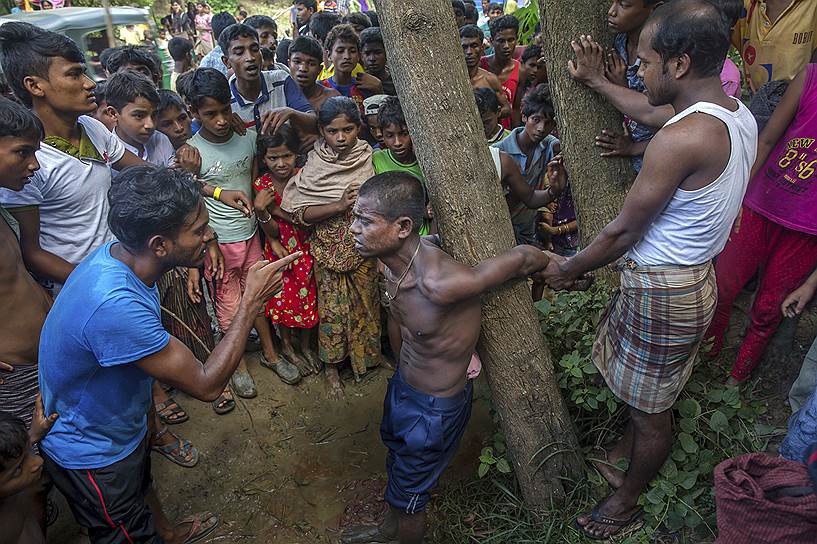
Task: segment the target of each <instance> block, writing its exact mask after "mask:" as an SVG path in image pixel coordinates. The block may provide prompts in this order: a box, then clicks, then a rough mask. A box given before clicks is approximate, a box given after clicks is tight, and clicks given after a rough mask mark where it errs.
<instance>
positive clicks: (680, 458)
mask: <svg viewBox="0 0 817 544" xmlns="http://www.w3.org/2000/svg"><path fill="white" fill-rule="evenodd" d="M672 458H673V460H675V461H677V462H679V463H683V462H684V461H686V458H687V454H686V452H685V451H684V450H682V449H678V448H675V449H674V450H672Z"/></svg>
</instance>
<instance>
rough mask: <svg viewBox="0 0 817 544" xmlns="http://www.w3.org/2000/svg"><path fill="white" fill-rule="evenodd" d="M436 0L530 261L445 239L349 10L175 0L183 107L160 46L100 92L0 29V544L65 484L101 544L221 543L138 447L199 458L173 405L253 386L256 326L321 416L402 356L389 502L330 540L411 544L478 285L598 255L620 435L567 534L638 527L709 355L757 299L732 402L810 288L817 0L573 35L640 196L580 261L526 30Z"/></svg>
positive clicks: (632, 9) (469, 360)
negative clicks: (183, 508)
mask: <svg viewBox="0 0 817 544" xmlns="http://www.w3.org/2000/svg"><path fill="white" fill-rule="evenodd" d="M361 4H366V3H365V2H361ZM451 5H452V19H453V20H454V21H455V24H456V27H457V28H458V33H459V41H460V45H461V47H462V51H463V60H464V63H465V66H466V68H467V72H468V76H469V80H470V84H471V87H472V89H473V99H474V104H475V105H476V111H477V112H478V114H479V116H480V120H481V122H482V126H483V129H484V138H485V143H486V147H487V148H488V150H489V153H490V156H491V158H492V159H493V163H494V166H495V169H496V177H497V179H498V180H499V183H500V186H501V188H502V191H503V193H504V195H505V199H506V202H505V204H506V205H507V209H508V212H509V216H510V220H511V225H512V227H513V230H514V234H515V237H516V242H517V244H518V245H517V246H516V247H514V248H512V249H510V250H508V251H507V252H505V253H503V254H501V255H499V256H496V257H494V258H492V259H488V260H486V261H483V262H482V263H479V264H478V265H477V266H474V267H471V266H465V265H463V264H461V263H458V262H456V261H455V260H453V259H452V258H451V257H450V256H448V255H447V254H446V253H445V252H444V251H442V249H440V245H441V244H440V237H439V235H438V234H437V226H436V223H435V216H434V210H433V205H432V203H431V202H430V200H429V198H428V196H427V191H426V188H425V177H424V173H423V170H422V168H421V166H420V164H419V163H418V160H417V156H416V154H415V150H414V146H413V143H412V135H411V130H410V122H409V120H407V119H406V116H405V115H404V113H403V109H402V107H401V104H400V99H399V98H398V97H397V94H398V91H399V89H398V88H397V81H396V80H395V79H393V78H392V73H391V69H390V66H389V61H388V47H387V46H386V43H385V42H384V38H383V34H382V33H381V30H380V28H379V26H378V19H377V14H376V13H375V12H374V11H373V10H371V9H368V8H369V7H370V6H368V5H365V6H362V7H365V8H367V9H365V10H364V11H356V12H350V13H347V14H345V15H343V16H341V15H340V14H339V13H337V12H335V11H332V10H329V9H319V8H320V7H321V6H319V5H318V3H317V2H316V1H315V0H295V2H294V4H293V13H294V15H295V18H294V21H293V28H292V29H291V31H290V32H291V35H292V38H291V39H290V38H288V39H281V40H280V41H279V28H278V25H277V24H276V22H275V21H274V20H273V19H272V18H270V17H267V16H264V15H250V14H248V13H247V11H246V10H245V9H244V8H243V7H240V8H239V9H238V10H237V16H234V15H233V14H230V13H227V12H220V13H216V14H212V13H210V9H209V6H207V4H206V3H200V4H197V5H194V4H192V3H189V4H188V6H187V10H186V11H185V10H183V8H182V5H181V4H180V3H179V2H173V3H172V4H171V14H170V15H168V16H167V17H165V18H164V19H163V20H162V24H163V26H164V30H165V32H168V33H169V34H170V35H171V36H172V38H171V39H169V40H167V49H168V51H169V54H170V55H171V57H172V59H173V62H174V67H173V71H172V76H171V78H170V81H171V84H170V88H169V89H165V88H161V84H162V81H163V65H162V62H161V61H160V60H159V57H158V56H157V54H156V52H155V51H152V50H150V49H149V48H147V47H144V46H141V45H122V46H119V47H114V48H111V49H108V50H106V51H103V52H102V53H101V54H100V55H99V61H100V63H101V65H102V68H103V69H104V72H105V75H106V79H105V81H103V82H95V81H93V80H92V79H91V78H90V77H89V76H88V75H86V67H85V63H86V59H85V57H84V55H83V53H82V51H81V50H80V48H79V47H78V46H77V44H75V43H74V42H73V41H71V40H70V39H69V38H67V37H65V36H62V35H59V34H56V33H52V32H49V31H46V30H43V29H39V28H37V27H35V26H32V25H30V24H27V23H25V22H9V23H6V24H3V25H2V26H0V63H1V64H2V69H3V73H4V75H5V78H6V79H7V81H8V86H9V88H10V91H11V95H10V98H8V99H6V98H0V171H2V172H3V175H2V176H1V177H0V186H2V188H0V204H2V207H0V214H2V218H3V221H0V252H2V259H0V292H2V297H0V308H3V309H4V311H5V313H6V314H7V315H9V316H17V317H16V318H12V319H8V320H6V321H4V323H3V325H0V338H2V340H3V343H2V345H3V348H1V349H0V541H2V542H20V543H29V542H43V541H44V535H45V530H46V526H47V524H48V522H49V517H53V511H54V509H53V508H52V507H51V503H50V501H49V500H48V499H47V496H48V493H49V491H50V490H51V489H52V488H54V487H55V488H56V489H57V490H58V491H59V492H60V493H61V494H62V495H63V496H64V497H65V498H66V499H67V502H68V504H69V506H70V508H71V511H72V513H73V515H74V518H75V519H76V521H77V523H78V524H79V525H80V526H81V527H82V528H83V530H85V531H86V532H87V534H88V536H89V538H90V540H91V541H92V542H165V541H166V542H172V543H187V542H195V541H198V540H200V539H202V538H204V537H205V536H206V535H208V534H210V533H212V531H214V530H215V529H216V527H217V526H218V525H219V517H218V516H217V515H215V514H213V513H210V512H204V513H200V514H196V515H194V516H191V517H189V518H186V519H185V520H182V521H181V522H178V523H172V522H171V521H170V520H168V518H167V517H166V516H165V514H164V510H163V507H162V505H161V503H160V501H159V498H158V495H157V494H156V490H155V484H154V482H153V481H152V477H151V468H150V466H151V465H150V458H151V453H156V454H157V455H162V456H164V457H165V458H167V459H168V460H170V461H172V462H173V463H176V464H177V465H179V466H181V467H188V468H189V467H193V466H195V465H196V464H197V462H198V457H199V452H198V449H197V448H196V447H195V445H193V444H192V443H191V442H190V441H189V440H186V439H185V438H183V437H181V436H179V435H178V434H177V433H174V432H172V431H171V430H170V428H171V426H173V425H175V424H178V423H182V422H184V421H187V420H188V419H189V417H190V416H189V414H188V413H187V412H186V411H185V409H184V408H183V406H182V405H181V404H180V401H179V400H178V399H179V398H180V397H179V395H178V394H177V393H178V392H182V393H186V394H187V395H189V396H190V397H193V398H195V399H198V400H202V401H205V402H209V403H211V404H212V408H213V410H214V412H215V413H216V414H219V415H221V414H226V413H228V412H230V411H231V410H233V409H234V408H235V405H236V399H235V397H234V395H238V396H239V397H242V398H246V399H251V398H254V397H256V396H258V395H259V394H260V395H263V394H264V392H263V391H259V390H258V388H257V386H256V383H255V379H254V378H253V375H252V373H255V372H259V371H260V370H255V369H253V370H252V372H251V370H250V366H249V365H248V364H247V363H248V361H247V359H246V356H245V348H246V345H247V342H248V338H249V337H250V336H251V335H252V336H254V337H256V338H257V341H258V343H259V344H260V348H261V349H260V352H261V353H260V362H261V365H262V366H263V367H265V368H266V369H269V370H270V371H272V372H274V373H275V375H277V376H278V377H279V378H280V380H281V381H282V382H283V383H285V384H287V385H293V386H294V385H296V384H298V383H299V382H300V381H301V380H302V379H303V378H304V377H307V376H310V375H314V374H321V373H322V374H323V375H324V376H325V380H326V384H327V396H328V397H329V398H330V399H332V398H335V399H337V398H340V397H343V396H344V387H354V385H349V384H347V385H346V386H344V384H343V380H342V378H341V372H340V370H341V369H342V368H344V367H348V368H349V369H350V370H351V373H350V374H351V377H352V378H353V380H354V381H359V380H361V379H362V378H363V377H364V376H365V375H366V374H367V373H369V372H371V371H372V370H373V369H375V368H377V367H382V366H390V365H391V362H390V359H391V360H392V361H393V362H394V363H395V366H396V370H395V371H394V375H393V377H392V378H391V379H390V380H389V385H388V389H387V392H386V398H385V401H384V412H383V420H382V426H381V436H382V439H383V442H384V444H385V446H386V447H387V449H388V462H387V475H388V485H387V488H386V492H385V498H386V501H387V503H388V504H389V505H390V507H391V508H390V511H389V514H388V515H387V517H386V519H385V521H384V522H383V523H382V524H381V525H379V526H360V527H352V528H350V529H349V530H347V531H346V532H345V533H344V534H343V535H342V537H341V538H342V541H343V542H346V543H362V542H390V541H399V542H400V543H401V544H409V543H419V542H422V540H423V537H424V534H425V528H426V518H425V509H426V505H427V504H428V501H429V499H430V491H431V490H432V489H433V488H434V487H435V486H436V484H437V481H438V479H439V477H440V475H441V474H442V472H443V471H444V470H445V469H446V467H447V465H448V464H449V463H450V462H451V459H452V458H453V456H454V454H455V452H456V450H457V447H458V444H459V441H460V438H461V437H462V434H463V432H464V430H465V427H466V425H467V423H468V419H469V417H470V410H471V402H472V392H473V388H472V385H471V380H472V379H473V378H475V377H476V376H478V375H479V372H480V368H481V362H480V359H479V356H478V355H477V354H476V352H475V347H476V343H477V338H478V336H479V332H480V316H481V302H480V297H481V295H482V294H483V293H485V292H486V291H488V290H490V289H493V288H495V287H496V286H499V285H501V284H503V283H505V282H508V281H512V280H518V279H524V278H528V279H530V280H531V285H532V293H531V296H532V299H533V300H538V299H539V298H541V297H542V294H543V291H544V289H545V287H546V286H547V287H550V288H551V289H554V290H559V289H581V288H586V286H587V285H588V284H589V282H590V281H591V278H590V273H591V272H592V271H593V270H595V269H598V268H600V267H603V266H607V265H610V264H613V263H615V264H616V265H617V267H618V269H619V270H620V273H621V278H620V283H621V287H620V290H619V292H618V293H617V295H616V296H615V297H614V298H613V299H612V301H611V302H610V305H609V307H608V308H607V310H606V312H605V314H604V315H603V317H602V319H601V320H600V322H599V325H598V331H597V336H596V341H595V344H594V346H593V361H594V363H595V364H596V366H597V367H598V369H599V372H600V374H601V376H602V377H603V378H604V380H605V382H606V383H607V385H608V386H609V387H610V389H611V390H612V391H613V393H614V394H615V395H616V396H617V397H618V398H620V399H621V400H622V401H623V402H624V403H626V404H627V405H628V407H629V416H630V419H629V423H628V425H627V427H626V429H625V431H624V433H623V436H622V437H621V440H620V441H619V442H618V443H616V444H615V445H613V446H612V447H611V448H610V449H609V451H607V459H606V461H605V462H604V463H598V464H597V467H596V468H597V469H598V470H599V472H600V473H601V474H602V475H603V476H604V478H606V479H607V481H608V482H609V483H610V486H611V488H612V489H613V492H612V493H611V495H610V496H609V497H607V498H606V499H605V500H603V501H602V502H601V503H599V504H598V505H597V506H596V507H595V508H594V509H593V510H592V511H591V512H590V513H588V514H586V515H583V516H580V517H579V518H578V519H577V520H576V522H577V530H579V531H580V532H582V533H584V534H585V535H586V536H588V537H590V538H596V539H604V538H607V537H610V536H614V535H615V534H618V533H620V532H621V531H624V530H626V529H628V528H629V527H630V526H632V525H634V524H636V523H638V522H639V521H640V518H641V516H642V514H643V511H642V510H641V508H640V507H639V506H638V500H639V496H640V495H641V493H642V492H643V491H644V490H645V488H646V487H647V485H648V484H649V482H650V481H651V480H652V479H653V478H654V477H655V475H656V474H657V473H658V471H659V469H660V468H661V466H662V465H663V463H664V461H665V460H666V458H667V456H668V453H669V449H670V446H671V444H672V440H673V430H672V410H671V409H672V406H673V404H674V403H675V400H676V399H677V398H678V395H679V394H680V392H681V391H682V389H683V387H684V385H685V383H686V382H687V380H688V379H689V376H690V374H691V371H692V367H693V364H694V362H695V360H696V358H697V356H698V353H699V349H700V348H701V346H702V344H704V345H707V348H708V349H707V350H706V353H705V356H707V357H716V356H718V355H719V353H720V352H721V349H722V347H723V344H724V340H723V338H724V335H725V333H726V329H727V327H728V325H729V317H730V311H731V307H732V304H733V302H734V300H735V298H736V297H737V295H738V294H739V293H740V291H741V290H742V289H743V288H744V287H745V286H746V284H747V283H749V282H750V281H751V280H752V279H753V278H757V281H756V283H757V295H756V297H755V300H754V303H753V307H752V311H751V323H750V325H749V328H748V331H747V334H746V337H745V338H744V339H743V341H742V344H741V346H740V349H739V352H738V355H737V358H736V359H735V361H734V366H733V369H732V373H731V375H730V376H728V377H724V380H725V381H726V380H728V381H729V383H730V384H736V383H739V382H742V381H744V380H746V379H748V378H749V377H750V375H751V373H752V371H753V370H754V369H755V368H756V367H757V366H758V364H760V362H761V360H762V356H763V353H764V351H765V348H766V346H767V344H768V343H769V339H770V337H771V335H772V334H773V332H774V331H775V329H776V328H777V326H778V325H779V323H780V321H781V320H782V318H783V317H784V315H785V316H789V317H795V316H796V315H799V314H800V313H801V312H802V311H803V309H804V308H805V306H806V304H807V303H808V302H809V300H810V299H811V298H812V297H813V295H814V293H815V291H817V270H816V267H817V242H815V240H817V238H812V237H813V236H815V234H817V226H815V225H816V224H817V222H815V220H814V216H813V214H814V211H813V210H815V209H817V206H815V204H817V201H815V198H817V197H815V195H816V194H817V193H815V189H814V188H812V183H811V182H812V181H813V179H814V173H815V164H817V157H815V153H817V151H815V145H814V142H815V140H816V139H817V137H815V136H814V134H813V132H814V127H815V126H817V124H815V115H817V111H815V107H817V100H815V97H817V72H815V68H814V66H815V64H813V62H814V61H815V56H814V55H815V51H817V36H816V35H815V32H814V31H815V30H817V6H816V5H814V4H813V3H811V2H808V1H803V0H766V1H762V0H760V1H756V0H746V1H745V2H743V1H740V0H668V1H666V2H660V1H658V0H612V2H611V6H610V8H609V12H608V14H607V17H608V26H609V28H610V30H611V31H612V32H613V33H614V38H613V43H614V47H613V48H612V49H610V50H605V49H604V48H603V47H602V46H601V45H600V44H599V43H598V42H597V41H596V40H594V39H593V38H592V37H591V36H587V35H585V36H577V37H576V39H575V41H573V42H572V43H571V44H570V45H571V46H572V48H573V51H574V58H573V59H572V60H571V61H570V62H569V64H568V66H567V67H566V68H557V69H566V70H567V71H568V72H569V75H570V76H571V77H572V78H573V79H574V80H575V81H577V82H580V83H581V84H584V85H586V86H587V87H588V88H590V89H592V90H593V91H594V92H596V93H598V94H599V95H600V96H601V97H603V99H605V100H607V101H609V102H610V103H611V104H612V105H613V106H614V107H615V108H617V109H618V110H619V111H620V112H621V113H622V114H623V116H624V124H623V129H624V130H623V132H621V131H618V130H612V127H611V130H605V131H604V132H603V133H602V134H599V135H598V136H597V137H596V138H595V140H594V144H595V146H596V147H597V149H598V152H599V158H594V159H592V160H599V161H603V160H605V158H607V157H629V158H630V159H631V162H632V168H633V171H634V173H635V174H636V178H635V182H634V183H633V185H632V187H631V188H630V190H629V191H628V194H627V197H626V200H625V202H624V205H623V208H622V210H621V212H620V214H619V215H618V216H617V217H616V218H615V219H614V220H613V221H612V222H611V223H610V224H608V225H607V226H606V227H605V228H604V229H603V230H602V231H601V232H600V234H599V235H598V236H597V237H596V238H595V239H594V240H593V241H592V242H590V243H589V244H588V245H587V246H586V247H583V248H582V247H579V239H578V228H579V225H578V224H577V221H576V214H575V209H574V203H573V199H572V195H571V187H570V181H569V178H570V176H569V173H568V172H566V170H565V167H564V165H563V162H562V159H561V155H560V151H561V150H560V142H559V138H558V133H557V130H556V116H557V115H558V111H557V109H556V107H555V106H554V103H553V100H552V99H551V94H550V90H549V86H548V75H547V70H546V69H545V61H544V58H543V51H544V44H543V39H542V36H541V34H540V33H539V32H538V30H537V33H536V35H534V36H533V38H531V42H530V43H529V44H528V45H520V44H519V43H518V40H519V21H518V20H517V18H516V17H514V15H512V14H508V13H506V12H505V11H506V9H508V11H510V6H509V5H503V4H502V3H497V2H487V1H483V2H482V3H481V5H480V6H479V7H478V6H476V5H475V4H474V3H473V2H463V1H462V0H452V2H451ZM452 26H453V25H452ZM730 38H731V40H730ZM730 41H731V45H733V46H734V47H736V48H737V50H738V52H739V55H740V59H741V61H740V64H741V65H742V71H741V69H740V68H738V66H737V65H736V64H735V63H734V62H733V61H732V60H730V59H729V58H727V53H728V51H729V49H730ZM566 45H567V44H566ZM552 69H553V67H552ZM747 97H749V98H751V107H747V106H746V105H744V103H743V102H742V101H741V99H745V98H747ZM402 98H403V99H405V100H410V97H406V96H403V97H402ZM588 160H590V158H588ZM668 165H672V166H671V168H668ZM816 380H817V342H816V343H815V345H814V346H813V347H812V349H811V351H810V352H809V355H808V357H807V358H806V362H805V363H804V365H803V369H802V372H801V374H800V376H799V378H798V379H797V381H796V382H795V384H794V386H793V387H792V392H791V395H790V399H791V403H792V407H793V408H794V409H795V410H797V413H796V414H795V415H794V416H793V419H792V423H791V428H792V431H791V433H790V435H789V436H788V437H787V439H786V441H785V442H784V445H783V447H782V448H781V452H782V453H783V455H784V456H785V457H786V458H788V459H792V460H794V461H803V455H804V452H805V451H806V449H807V448H808V447H809V446H810V445H811V444H813V443H815V442H817V398H816V396H815V395H814V390H815V386H816V385H817V382H816ZM623 459H626V460H628V461H629V468H628V469H627V470H626V471H624V470H620V469H618V468H616V467H617V466H618V465H617V464H618V463H619V461H621V460H623Z"/></svg>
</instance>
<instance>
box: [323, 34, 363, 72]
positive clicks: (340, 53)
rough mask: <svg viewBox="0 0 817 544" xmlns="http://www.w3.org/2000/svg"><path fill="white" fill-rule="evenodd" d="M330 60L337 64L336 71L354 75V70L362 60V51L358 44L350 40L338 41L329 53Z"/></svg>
mask: <svg viewBox="0 0 817 544" xmlns="http://www.w3.org/2000/svg"><path fill="white" fill-rule="evenodd" d="M329 60H330V61H332V64H333V65H334V66H335V72H339V73H341V74H348V75H350V76H351V75H352V70H354V69H355V66H357V64H358V63H359V62H360V53H359V51H358V49H357V45H355V44H353V43H349V42H342V41H336V42H335V44H334V45H333V46H332V51H331V52H330V53H329Z"/></svg>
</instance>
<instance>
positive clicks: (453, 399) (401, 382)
mask: <svg viewBox="0 0 817 544" xmlns="http://www.w3.org/2000/svg"><path fill="white" fill-rule="evenodd" d="M391 381H392V383H393V384H394V385H395V386H396V387H399V388H400V392H401V393H403V394H405V395H407V396H409V397H410V398H411V399H412V400H413V401H415V402H416V403H418V404H420V405H422V406H426V407H428V408H436V409H438V410H445V411H447V410H453V409H457V408H459V407H461V406H462V405H463V404H464V403H466V402H470V400H471V392H472V389H473V384H472V382H471V380H468V382H467V383H466V384H465V388H464V389H463V390H462V391H460V392H459V393H457V394H456V395H452V396H450V397H435V396H434V395H429V394H428V393H423V392H422V391H418V390H417V389H415V388H414V387H412V386H411V385H410V384H409V383H408V382H406V380H405V379H403V376H402V375H400V369H399V368H398V369H397V370H396V371H395V372H394V376H392V378H391Z"/></svg>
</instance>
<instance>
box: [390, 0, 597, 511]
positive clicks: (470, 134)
mask: <svg viewBox="0 0 817 544" xmlns="http://www.w3.org/2000/svg"><path fill="white" fill-rule="evenodd" d="M376 4H377V12H378V13H379V14H380V22H381V25H382V30H383V38H384V40H385V43H386V50H387V51H388V56H389V67H390V68H391V73H392V77H393V78H394V82H395V86H396V87H397V91H398V96H399V98H400V100H401V103H402V106H403V111H404V112H405V115H406V120H407V122H408V125H409V129H410V130H411V135H412V139H413V141H414V147H415V149H416V152H417V157H418V160H419V162H420V165H421V167H422V169H423V172H424V173H425V177H426V182H427V184H428V190H429V194H430V196H431V201H432V204H433V206H434V213H435V215H436V218H437V222H438V224H439V228H440V233H441V235H442V239H443V246H444V248H445V250H446V251H447V252H448V253H450V254H451V255H452V256H453V257H454V258H455V259H457V260H459V261H461V262H465V263H469V264H475V263H477V262H479V261H480V260H483V259H486V258H488V257H492V256H495V255H497V254H499V253H501V252H503V251H505V250H507V249H509V248H510V247H511V246H513V244H514V237H513V232H512V229H511V223H510V216H509V214H508V207H507V205H506V203H505V199H504V198H503V195H502V191H501V190H500V185H499V179H498V176H497V173H496V169H495V168H494V164H493V161H492V160H491V157H490V154H489V152H488V147H487V145H486V143H485V135H484V133H483V129H482V123H481V122H480V118H479V115H478V114H477V109H476V104H475V102H474V98H473V92H472V90H471V86H470V84H469V80H468V75H467V73H466V68H465V60H464V58H463V55H462V50H461V48H460V45H459V39H458V37H457V31H456V28H455V24H454V16H453V14H452V12H451V3H450V2H448V1H447V0H445V1H443V0H413V1H411V2H407V1H405V0H376ZM483 312H484V313H483V320H482V335H481V337H480V343H479V352H480V355H481V356H482V360H483V364H484V368H485V370H486V373H487V375H488V381H489V383H490V385H491V391H492V394H493V400H494V406H495V407H496V410H497V412H498V413H499V416H500V419H501V422H502V428H503V430H504V431H505V436H506V439H507V443H508V447H509V450H510V452H511V453H512V457H513V462H514V466H515V470H516V476H517V478H518V479H519V483H520V486H521V488H522V493H523V495H524V498H525V500H526V502H527V503H528V504H529V505H530V506H531V507H534V508H536V507H545V506H547V505H549V504H550V503H551V502H550V501H551V499H555V500H559V499H560V498H562V497H563V496H564V494H565V489H564V487H563V481H562V480H561V478H569V479H573V480H575V479H577V478H579V477H580V475H581V461H580V458H579V456H578V455H577V452H578V447H577V441H576V434H575V431H574V428H573V424H572V422H571V420H570V418H569V416H568V413H567V410H566V406H565V403H564V401H563V399H562V397H561V395H560V392H559V388H558V384H557V380H556V376H555V374H554V370H553V364H552V361H551V357H550V352H549V351H548V349H547V348H546V347H545V345H544V342H543V339H542V334H541V331H540V329H539V323H538V320H537V317H536V315H535V313H534V309H533V306H532V304H531V298H530V289H529V288H528V286H527V284H526V282H521V281H520V282H514V283H512V284H508V285H506V286H504V287H502V288H500V289H497V290H496V291H495V292H493V293H492V294H490V295H489V296H486V298H485V305H484V310H483ZM540 462H542V463H543V464H542V466H541V468H539V469H538V470H537V466H538V465H539V463H540Z"/></svg>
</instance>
